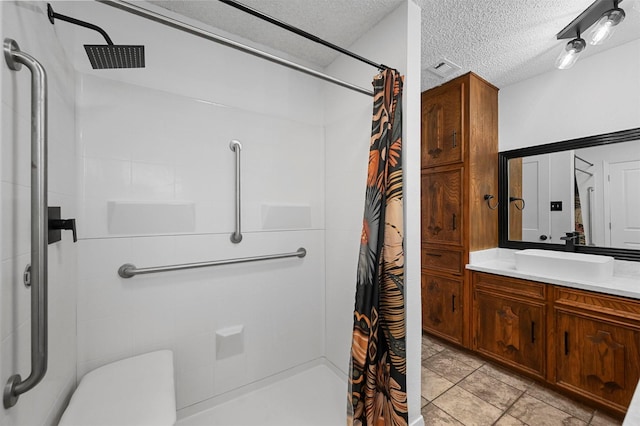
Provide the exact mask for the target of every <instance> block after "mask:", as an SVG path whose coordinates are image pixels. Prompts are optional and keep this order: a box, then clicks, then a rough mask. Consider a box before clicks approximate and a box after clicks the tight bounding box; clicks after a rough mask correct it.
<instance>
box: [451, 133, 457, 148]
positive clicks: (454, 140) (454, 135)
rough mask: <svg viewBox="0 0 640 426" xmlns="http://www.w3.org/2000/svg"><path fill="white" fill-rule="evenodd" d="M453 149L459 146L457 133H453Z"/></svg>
mask: <svg viewBox="0 0 640 426" xmlns="http://www.w3.org/2000/svg"><path fill="white" fill-rule="evenodd" d="M452 136H453V147H454V148H455V147H456V146H457V145H458V144H457V143H456V131H455V130H454V131H453V135H452Z"/></svg>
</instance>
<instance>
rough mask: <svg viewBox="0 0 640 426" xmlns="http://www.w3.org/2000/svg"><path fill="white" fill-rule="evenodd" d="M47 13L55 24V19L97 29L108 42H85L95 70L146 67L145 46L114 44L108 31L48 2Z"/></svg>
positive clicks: (85, 47) (85, 48)
mask: <svg viewBox="0 0 640 426" xmlns="http://www.w3.org/2000/svg"><path fill="white" fill-rule="evenodd" d="M47 15H48V16H49V21H50V22H51V23H52V24H53V23H54V22H55V21H54V19H60V20H62V21H66V22H70V23H72V24H75V25H80V26H81V27H85V28H89V29H91V30H94V31H97V32H99V33H100V34H102V36H103V37H104V39H105V40H106V41H107V44H85V45H84V50H85V51H86V52H87V56H88V57H89V62H91V66H92V67H93V69H94V70H97V69H113V68H144V46H135V45H116V44H113V42H112V41H111V38H110V37H109V35H107V33H106V31H105V30H103V29H102V28H100V27H99V26H97V25H94V24H90V23H89V22H85V21H81V20H79V19H75V18H72V17H70V16H65V15H61V14H59V13H56V12H54V11H53V7H51V4H47Z"/></svg>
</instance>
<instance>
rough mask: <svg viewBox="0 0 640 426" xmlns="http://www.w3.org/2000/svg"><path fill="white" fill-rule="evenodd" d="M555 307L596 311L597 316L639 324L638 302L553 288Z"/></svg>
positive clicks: (639, 311)
mask: <svg viewBox="0 0 640 426" xmlns="http://www.w3.org/2000/svg"><path fill="white" fill-rule="evenodd" d="M555 305H556V307H560V306H562V307H563V308H565V309H571V308H574V309H580V310H588V311H596V312H597V313H599V314H608V315H613V316H616V317H624V318H625V319H629V320H633V321H637V322H640V301H639V300H633V299H626V298H624V297H619V296H610V295H606V294H600V293H593V292H590V291H583V290H574V289H571V288H565V287H558V286H555ZM639 325H640V324H639Z"/></svg>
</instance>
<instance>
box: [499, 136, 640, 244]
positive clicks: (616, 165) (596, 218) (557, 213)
mask: <svg viewBox="0 0 640 426" xmlns="http://www.w3.org/2000/svg"><path fill="white" fill-rule="evenodd" d="M508 194H509V208H508V224H509V228H508V239H509V240H510V241H523V242H535V243H544V244H563V243H564V241H562V240H561V239H560V238H561V237H564V236H565V234H566V233H567V232H573V231H577V232H579V239H578V240H577V241H576V242H575V243H576V244H578V245H584V246H595V247H610V248H620V249H632V250H640V140H633V141H626V142H620V143H615V144H604V145H599V146H590V147H586V148H579V149H569V150H564V151H558V152H549V153H542V154H538V155H531V156H525V157H517V158H509V160H508Z"/></svg>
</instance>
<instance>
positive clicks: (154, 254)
mask: <svg viewBox="0 0 640 426" xmlns="http://www.w3.org/2000/svg"><path fill="white" fill-rule="evenodd" d="M230 244H231V243H229V237H228V235H226V234H217V235H197V236H196V235H176V236H158V237H145V238H109V239H88V240H82V241H81V248H82V250H81V252H80V258H79V264H80V269H79V270H80V276H79V280H80V282H82V283H83V285H82V286H81V287H80V288H79V289H78V347H79V353H78V357H79V359H78V362H79V371H78V373H79V376H82V375H83V374H85V373H86V372H87V371H89V370H91V369H93V368H95V367H97V366H99V365H102V364H105V363H107V362H110V361H113V360H116V359H120V358H123V357H126V356H131V355H134V354H138V353H142V352H146V351H151V350H154V349H160V348H169V349H173V351H174V352H175V362H176V385H177V398H178V407H179V408H183V407H186V406H188V405H191V404H194V403H196V402H199V401H202V400H205V399H207V398H211V397H213V396H215V395H219V394H221V393H224V392H226V391H229V390H232V389H235V388H237V387H239V386H242V385H246V384H248V383H252V382H254V381H256V380H260V379H262V378H265V377H267V376H269V375H272V374H275V373H278V372H280V371H283V370H286V369H288V368H291V367H292V366H296V365H299V364H302V363H304V362H307V361H309V360H312V359H315V358H318V357H321V356H322V355H323V342H322V339H321V336H322V333H323V306H324V289H323V287H322V285H319V284H318V283H319V282H320V283H322V282H324V233H323V231H295V232H262V233H250V234H247V235H245V239H244V241H243V243H242V244H241V245H240V246H237V247H234V249H233V250H230V248H229V245H230ZM299 246H301V247H305V248H306V249H307V250H308V254H307V256H306V257H305V258H303V259H299V258H290V259H282V260H274V261H268V262H257V263H247V264H241V265H228V266H219V267H215V268H203V269H196V270H190V271H176V272H169V273H164V274H156V275H141V276H137V277H134V278H131V279H121V278H119V277H118V276H117V275H116V271H117V269H118V267H120V265H122V264H123V263H127V262H131V263H133V264H135V265H138V266H140V267H144V266H154V265H163V264H167V263H181V262H198V261H206V260H213V259H225V258H230V257H231V258H232V257H246V256H252V255H256V254H264V253H280V252H289V251H295V249H296V248H297V247H299ZM236 325H243V326H244V338H245V342H244V345H245V346H244V352H243V353H242V354H239V355H235V356H232V357H229V358H225V359H221V360H216V347H215V341H216V338H215V335H216V331H217V330H219V329H224V328H227V327H231V326H236Z"/></svg>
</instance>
